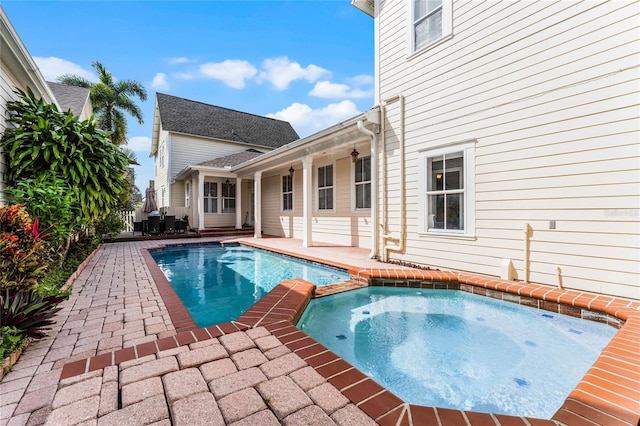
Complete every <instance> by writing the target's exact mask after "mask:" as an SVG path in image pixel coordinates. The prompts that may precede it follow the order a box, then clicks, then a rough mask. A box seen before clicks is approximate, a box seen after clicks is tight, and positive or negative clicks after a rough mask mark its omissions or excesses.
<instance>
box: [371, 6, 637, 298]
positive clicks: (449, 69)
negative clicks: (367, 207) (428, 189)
mask: <svg viewBox="0 0 640 426" xmlns="http://www.w3.org/2000/svg"><path fill="white" fill-rule="evenodd" d="M410 4H411V2H385V3H384V4H383V5H382V10H381V12H380V15H379V18H378V19H379V22H378V24H379V28H380V34H381V37H380V52H379V67H380V76H379V77H380V93H381V95H380V97H381V100H384V99H387V98H390V97H392V96H395V95H398V94H401V95H404V97H405V99H406V114H405V129H404V131H405V133H404V134H405V138H406V143H405V147H406V162H405V164H406V182H407V188H406V200H404V202H405V203H406V207H407V212H406V218H407V224H406V233H407V247H406V251H405V252H404V253H393V252H392V253H391V257H392V258H396V259H402V260H406V261H410V262H415V263H420V264H427V265H431V266H435V267H440V268H446V269H454V270H463V271H473V272H479V273H483V274H489V275H499V267H500V263H501V260H502V259H505V258H508V259H512V260H513V261H514V265H515V267H516V270H517V278H518V279H523V276H524V262H523V254H524V247H525V246H524V244H525V242H524V236H525V233H524V231H523V228H524V225H525V223H528V224H529V225H530V226H531V228H532V229H533V232H532V234H531V242H530V251H531V258H530V265H529V266H530V281H531V282H539V283H544V284H549V285H556V284H557V283H558V278H557V272H558V268H559V269H560V272H561V277H562V283H563V285H564V286H565V287H567V288H573V289H578V290H588V291H595V292H600V293H605V294H613V295H618V296H623V297H631V298H640V282H639V281H640V280H639V276H640V262H639V260H640V247H639V241H640V237H639V236H640V211H639V206H640V144H638V140H640V128H639V127H640V124H639V123H640V121H639V119H638V108H639V105H640V90H639V87H640V81H639V80H640V78H639V72H638V67H639V58H640V55H639V54H640V52H639V46H640V44H639V36H638V34H639V33H640V32H639V31H638V19H639V15H640V14H639V10H638V9H639V8H638V3H637V2H629V1H589V2H564V1H561V2H513V1H502V2H469V1H457V2H455V3H454V12H453V20H454V21H453V32H454V36H453V38H452V39H451V40H448V41H446V42H444V43H442V44H440V45H438V46H436V47H435V48H433V49H431V50H427V51H424V52H419V53H417V54H415V55H413V56H407V46H408V43H409V40H408V38H407V36H408V33H407V31H406V28H407V25H406V19H407V17H408V16H409V11H408V10H407V9H406V7H407V5H410ZM387 113H388V114H387V117H386V122H385V125H386V128H387V131H386V132H385V135H386V144H387V149H386V153H385V154H386V157H387V165H388V171H387V179H386V185H385V186H383V188H381V190H384V188H385V187H386V191H387V195H388V202H387V207H386V208H387V215H388V225H389V230H390V231H391V232H399V231H400V229H399V224H400V216H399V214H400V209H399V208H398V206H399V205H400V203H401V202H403V200H401V199H400V197H399V192H398V189H399V182H398V178H399V168H400V167H402V164H400V162H399V157H398V153H399V150H398V143H399V140H398V137H399V135H401V132H402V129H401V128H400V117H399V110H398V104H397V103H393V104H390V105H389V107H388V111H387ZM470 139H475V140H476V141H477V144H476V158H475V165H476V185H475V195H476V204H475V205H476V210H475V215H476V235H475V238H472V239H464V238H454V237H438V236H433V235H427V234H422V235H420V234H418V218H417V212H418V203H417V200H418V197H419V196H420V194H419V193H418V182H417V180H418V161H417V153H418V152H419V151H422V150H426V149H430V148H434V147H437V146H442V145H446V144H450V143H455V142H462V141H465V140H470ZM382 184H383V185H384V184H385V183H384V182H382ZM551 221H555V229H550V227H551Z"/></svg>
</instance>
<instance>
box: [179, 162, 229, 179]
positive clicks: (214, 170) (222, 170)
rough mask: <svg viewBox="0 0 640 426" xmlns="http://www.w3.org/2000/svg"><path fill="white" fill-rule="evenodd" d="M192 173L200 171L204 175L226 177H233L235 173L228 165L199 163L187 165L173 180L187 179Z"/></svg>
mask: <svg viewBox="0 0 640 426" xmlns="http://www.w3.org/2000/svg"><path fill="white" fill-rule="evenodd" d="M193 173H202V174H204V175H206V176H219V177H227V178H235V177H236V174H235V173H233V172H231V168H230V167H210V166H201V165H197V164H195V165H191V164H189V165H187V166H185V167H184V168H183V169H182V170H180V171H179V172H178V173H177V174H176V176H175V177H174V180H184V179H187V178H188V177H189V176H190V175H191V174H193Z"/></svg>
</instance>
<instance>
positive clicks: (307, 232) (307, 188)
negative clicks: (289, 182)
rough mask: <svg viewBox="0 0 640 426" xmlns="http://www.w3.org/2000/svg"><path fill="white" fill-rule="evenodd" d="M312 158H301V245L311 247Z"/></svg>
mask: <svg viewBox="0 0 640 426" xmlns="http://www.w3.org/2000/svg"><path fill="white" fill-rule="evenodd" d="M312 166H313V158H312V157H310V156H306V157H303V158H302V246H303V247H312V246H313V241H312V234H313V222H312V212H313V210H312V209H313V185H312V184H311V182H312V181H313V168H312Z"/></svg>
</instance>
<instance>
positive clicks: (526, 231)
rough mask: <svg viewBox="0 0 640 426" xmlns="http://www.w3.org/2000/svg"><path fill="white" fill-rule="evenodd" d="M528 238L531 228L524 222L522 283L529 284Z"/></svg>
mask: <svg viewBox="0 0 640 426" xmlns="http://www.w3.org/2000/svg"><path fill="white" fill-rule="evenodd" d="M530 236H531V226H530V225H529V224H528V223H527V222H525V223H524V282H525V283H528V282H529V257H530V249H529V245H530V241H531V240H530Z"/></svg>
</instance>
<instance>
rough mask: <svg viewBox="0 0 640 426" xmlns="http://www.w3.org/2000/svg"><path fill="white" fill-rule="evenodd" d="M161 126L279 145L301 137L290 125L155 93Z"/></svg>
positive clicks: (280, 121)
mask: <svg viewBox="0 0 640 426" xmlns="http://www.w3.org/2000/svg"><path fill="white" fill-rule="evenodd" d="M156 99H157V104H158V110H159V112H160V121H161V123H162V129H163V130H166V131H170V132H178V133H184V134H188V135H194V136H203V137H207V138H214V139H222V140H226V141H231V142H236V143H245V144H249V145H255V146H265V147H269V148H278V147H280V146H282V145H286V144H288V143H289V142H293V141H295V140H297V139H299V138H300V137H299V136H298V134H297V133H296V131H295V130H293V127H291V124H289V123H288V122H286V121H282V120H276V119H274V118H267V117H261V116H259V115H254V114H249V113H246V112H241V111H235V110H232V109H228V108H222V107H219V106H215V105H209V104H205V103H202V102H197V101H191V100H188V99H183V98H178V97H176V96H170V95H165V94H163V93H156Z"/></svg>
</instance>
